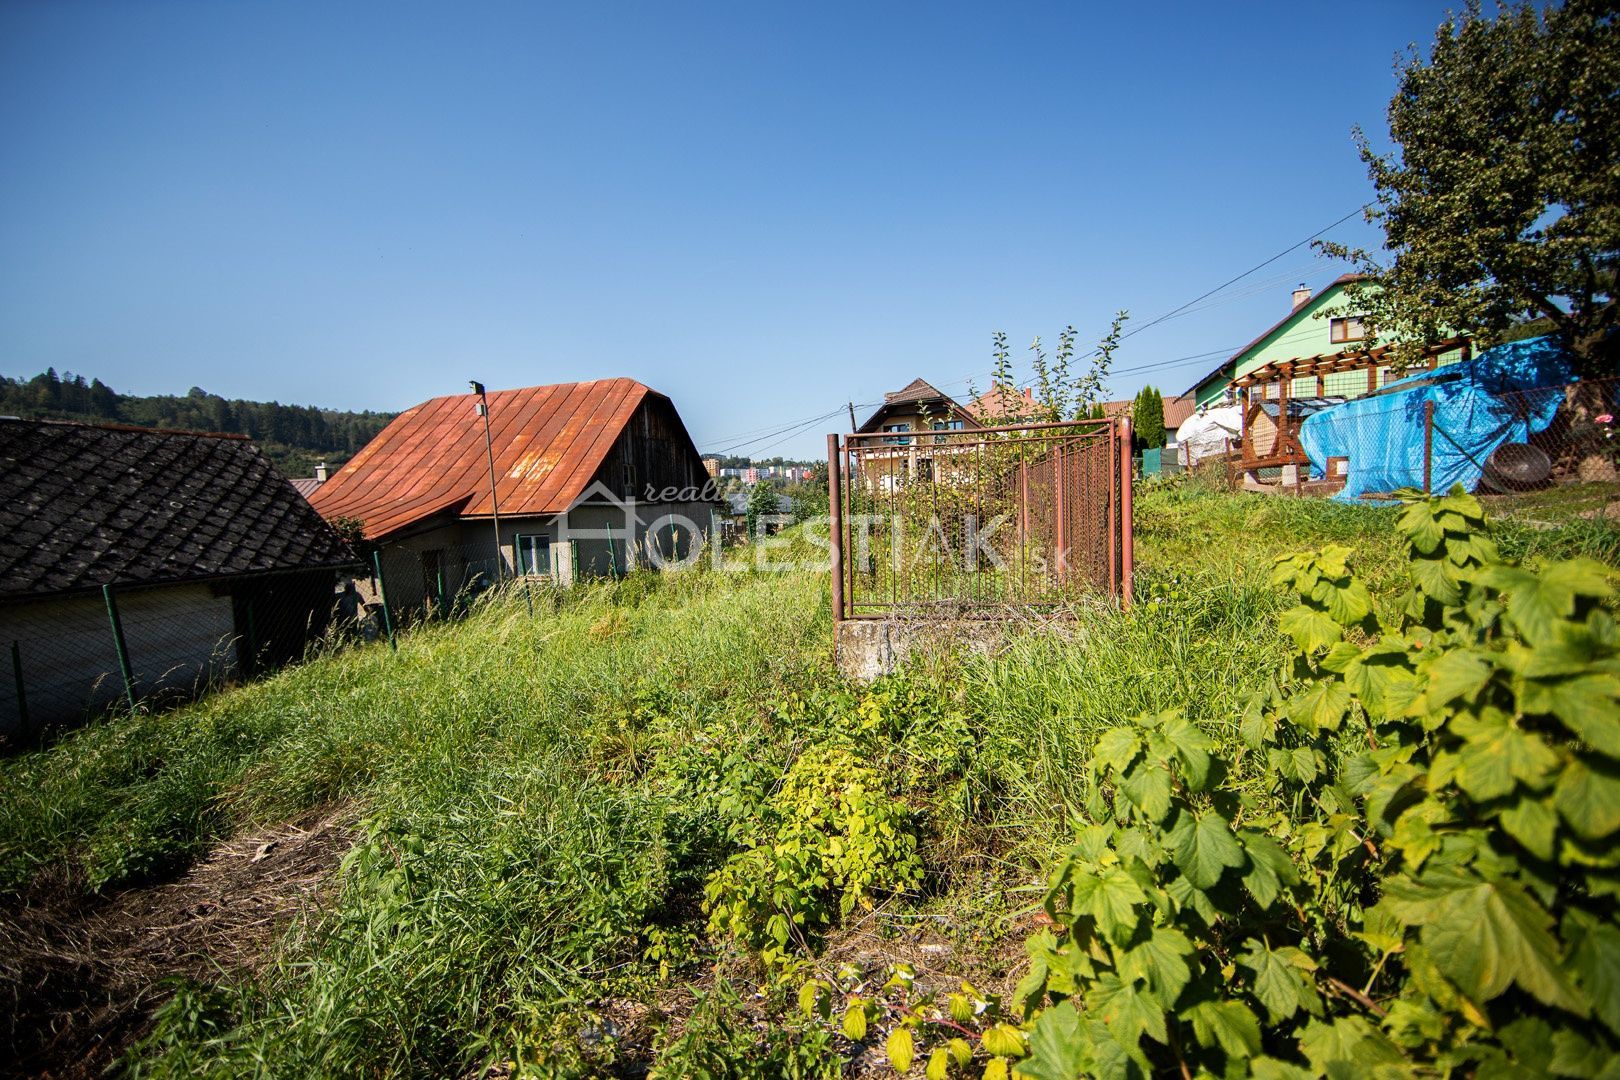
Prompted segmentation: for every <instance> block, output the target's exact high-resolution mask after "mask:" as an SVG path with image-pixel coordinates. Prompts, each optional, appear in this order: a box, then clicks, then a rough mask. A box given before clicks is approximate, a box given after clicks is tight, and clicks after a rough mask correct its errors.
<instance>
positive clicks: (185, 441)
mask: <svg viewBox="0 0 1620 1080" xmlns="http://www.w3.org/2000/svg"><path fill="white" fill-rule="evenodd" d="M354 562H355V556H354V554H353V552H352V551H351V550H350V549H349V547H348V545H347V544H345V543H344V541H343V540H342V538H341V537H339V536H338V534H337V533H336V532H334V531H333V529H332V527H331V526H329V525H328V524H327V523H326V522H325V521H324V520H323V519H322V518H321V516H320V515H319V514H317V513H316V512H315V511H314V509H313V508H312V507H310V505H309V504H308V503H307V502H306V501H305V500H304V499H303V497H302V496H300V495H299V494H298V492H297V491H295V490H294V489H293V487H292V485H291V484H290V483H288V482H287V480H286V479H285V478H284V477H283V476H282V475H281V474H280V473H279V472H277V471H276V469H275V467H274V466H272V465H271V464H270V462H269V461H268V460H267V459H266V458H265V457H264V455H263V454H261V453H260V452H259V449H258V447H256V446H255V445H254V444H253V443H252V442H250V441H248V440H247V439H245V438H243V437H241V436H234V435H214V434H207V433H201V432H190V431H155V430H151V429H146V428H131V427H120V426H112V425H105V426H98V425H90V424H76V423H65V422H60V421H48V420H17V419H3V420H0V647H3V648H5V649H8V650H9V651H10V652H11V654H12V655H11V661H12V662H11V664H9V665H8V666H9V667H11V669H12V670H11V672H10V675H11V677H10V678H7V679H4V680H0V685H3V689H0V737H4V736H6V735H8V734H10V735H15V734H17V733H18V732H19V731H20V730H24V729H26V730H28V732H29V733H30V734H31V733H32V732H33V731H37V730H38V729H39V728H40V727H42V726H43V725H45V724H49V723H60V722H64V721H72V720H76V719H82V718H83V717H84V716H85V715H86V714H87V713H89V712H93V711H95V710H96V709H98V708H104V707H105V706H106V704H107V703H108V701H109V700H112V699H115V698H117V697H119V696H121V695H122V693H123V686H122V681H123V679H122V674H121V672H120V665H119V663H118V658H117V648H116V645H115V637H114V634H113V631H112V627H111V620H110V618H109V612H108V599H107V596H106V595H105V593H104V590H108V591H110V592H111V593H112V595H113V606H115V607H116V608H117V609H118V611H119V616H120V622H121V626H122V631H123V636H124V638H125V645H126V652H127V655H128V658H129V661H130V667H131V673H132V675H133V676H134V680H135V684H136V685H135V690H136V692H137V693H138V694H140V695H143V696H144V695H149V694H153V693H158V692H165V693H173V692H180V691H187V690H194V689H196V688H197V687H199V686H201V685H205V684H208V683H213V682H217V681H219V680H221V679H227V678H231V677H234V676H235V675H237V674H240V673H242V672H244V671H251V670H252V669H254V668H255V667H258V666H261V665H264V664H267V663H272V664H273V663H279V662H282V661H284V660H287V659H290V658H292V657H295V656H298V655H301V654H302V653H303V651H304V648H305V646H306V645H307V643H308V641H309V639H310V637H311V635H319V634H320V633H322V632H323V631H324V629H325V627H326V625H327V622H328V619H329V617H330V615H331V612H332V608H333V599H334V596H333V589H334V582H335V580H336V574H335V571H337V570H339V569H341V568H343V567H348V566H352V565H354ZM19 684H20V685H21V686H22V692H21V695H19V693H18V689H17V687H18V685H19ZM25 714H26V720H27V723H26V724H25V723H24V719H25Z"/></svg>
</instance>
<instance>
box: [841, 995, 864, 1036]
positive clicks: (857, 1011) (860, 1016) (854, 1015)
mask: <svg viewBox="0 0 1620 1080" xmlns="http://www.w3.org/2000/svg"><path fill="white" fill-rule="evenodd" d="M844 1037H845V1038H847V1039H848V1040H849V1041H850V1042H860V1041H861V1040H862V1039H864V1038H866V1006H865V1005H864V1004H863V1003H862V1002H859V1001H856V1002H854V1003H853V1004H851V1005H850V1007H849V1008H847V1009H845V1010H844Z"/></svg>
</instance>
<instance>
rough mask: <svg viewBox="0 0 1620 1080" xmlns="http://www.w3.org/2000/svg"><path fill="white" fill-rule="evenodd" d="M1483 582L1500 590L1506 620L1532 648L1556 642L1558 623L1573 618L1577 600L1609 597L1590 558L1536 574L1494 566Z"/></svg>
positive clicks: (1600, 567)
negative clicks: (1544, 643)
mask: <svg viewBox="0 0 1620 1080" xmlns="http://www.w3.org/2000/svg"><path fill="white" fill-rule="evenodd" d="M1485 580H1486V581H1487V582H1488V583H1490V584H1491V585H1493V586H1495V587H1496V588H1498V589H1500V590H1501V591H1502V593H1503V595H1504V596H1505V597H1506V599H1507V614H1508V619H1509V621H1511V622H1512V623H1513V625H1514V626H1515V627H1516V628H1517V629H1518V631H1519V633H1521V634H1523V635H1524V639H1525V640H1526V641H1528V642H1530V643H1531V644H1532V645H1534V644H1540V643H1542V642H1550V641H1552V640H1554V639H1555V637H1556V636H1557V632H1558V625H1559V623H1560V622H1561V621H1562V620H1564V619H1568V618H1569V617H1570V616H1572V615H1574V613H1575V600H1576V598H1577V597H1579V596H1589V597H1594V598H1602V597H1605V596H1607V595H1608V594H1609V585H1608V581H1607V571H1606V570H1605V568H1604V567H1603V565H1602V564H1601V563H1597V562H1593V561H1592V560H1590V559H1571V560H1568V561H1566V562H1556V563H1551V564H1549V565H1547V566H1544V567H1542V568H1541V570H1540V571H1539V572H1537V573H1531V572H1529V571H1528V570H1522V569H1520V568H1518V567H1509V566H1493V567H1491V568H1490V569H1489V570H1488V571H1486V572H1485Z"/></svg>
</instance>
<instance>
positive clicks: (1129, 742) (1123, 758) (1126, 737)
mask: <svg viewBox="0 0 1620 1080" xmlns="http://www.w3.org/2000/svg"><path fill="white" fill-rule="evenodd" d="M1141 752H1142V739H1141V737H1140V736H1138V735H1137V734H1136V732H1135V731H1133V730H1131V729H1130V728H1127V727H1111V728H1109V729H1108V730H1107V731H1105V732H1103V733H1102V735H1101V736H1099V737H1098V739H1097V745H1096V748H1095V749H1094V750H1093V751H1092V755H1091V760H1092V763H1093V764H1094V765H1099V766H1107V767H1108V768H1110V769H1113V770H1114V771H1115V772H1119V771H1121V770H1123V769H1124V768H1125V767H1126V766H1128V765H1129V764H1130V763H1131V762H1133V761H1135V760H1136V755H1137V754H1139V753H1141Z"/></svg>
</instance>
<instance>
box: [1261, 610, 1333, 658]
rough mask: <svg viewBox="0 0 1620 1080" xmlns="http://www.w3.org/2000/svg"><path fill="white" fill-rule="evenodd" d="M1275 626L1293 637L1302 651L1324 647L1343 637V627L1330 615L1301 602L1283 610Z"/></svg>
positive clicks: (1310, 651) (1307, 651)
mask: <svg viewBox="0 0 1620 1080" xmlns="http://www.w3.org/2000/svg"><path fill="white" fill-rule="evenodd" d="M1277 626H1278V628H1279V629H1281V630H1282V632H1283V633H1285V634H1287V635H1288V636H1289V637H1291V638H1293V639H1294V644H1296V645H1298V646H1299V649H1300V651H1301V652H1304V653H1313V652H1315V651H1316V650H1318V649H1325V648H1327V647H1328V646H1330V645H1332V644H1333V643H1334V642H1336V641H1338V640H1340V639H1341V638H1343V637H1344V628H1343V627H1341V626H1340V625H1339V624H1338V623H1336V622H1334V621H1333V617H1332V616H1331V615H1329V614H1328V613H1327V612H1325V611H1318V610H1316V609H1315V608H1310V607H1306V606H1305V605H1303V604H1301V605H1299V606H1298V607H1294V608H1289V609H1288V610H1287V611H1285V612H1283V613H1282V617H1281V618H1279V619H1278V620H1277Z"/></svg>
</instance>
